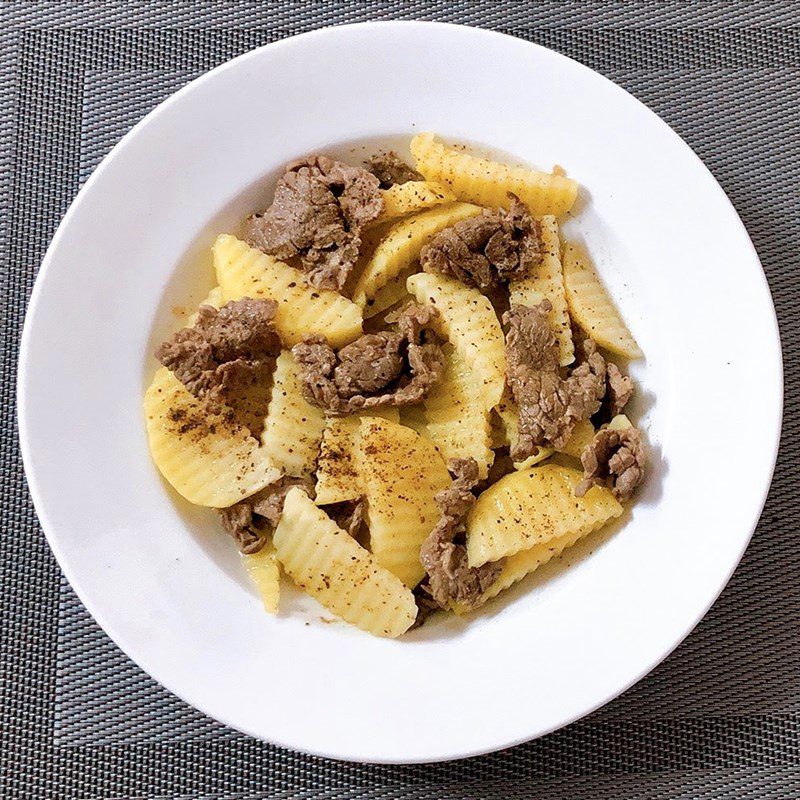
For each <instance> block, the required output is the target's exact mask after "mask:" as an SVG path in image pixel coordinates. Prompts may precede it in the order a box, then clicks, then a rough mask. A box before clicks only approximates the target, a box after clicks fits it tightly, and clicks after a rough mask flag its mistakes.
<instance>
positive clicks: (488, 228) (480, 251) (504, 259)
mask: <svg viewBox="0 0 800 800" xmlns="http://www.w3.org/2000/svg"><path fill="white" fill-rule="evenodd" d="M512 197H513V195H512ZM540 235H541V230H540V226H539V223H538V222H537V221H536V220H535V219H533V217H531V215H530V214H529V213H528V209H527V208H526V207H525V206H524V205H523V204H522V203H521V202H520V201H519V200H518V199H517V198H516V197H513V201H512V204H511V210H510V211H505V210H504V209H502V208H501V209H497V210H496V211H489V210H488V209H484V211H483V212H482V213H480V214H478V216H475V217H470V218H469V219H464V220H461V221H460V222H457V223H456V224H455V225H453V226H452V227H450V228H446V229H445V230H443V231H441V232H440V233H438V234H437V235H436V236H435V237H434V238H433V240H432V241H431V242H430V243H429V244H427V245H425V247H423V248H422V251H421V253H420V263H421V264H422V268H423V269H424V270H425V272H439V273H441V274H442V275H449V276H450V277H452V278H456V279H457V280H459V281H461V282H462V283H465V284H466V285H467V286H475V287H477V288H478V289H480V290H481V291H484V292H485V291H488V290H490V289H492V288H495V287H497V286H498V285H500V284H502V283H507V282H508V281H513V280H518V279H519V278H523V277H525V276H526V275H527V274H528V273H529V272H530V270H531V268H533V267H534V266H536V265H537V264H538V263H539V262H540V261H541V260H542V244H541V239H540Z"/></svg>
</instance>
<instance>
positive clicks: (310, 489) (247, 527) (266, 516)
mask: <svg viewBox="0 0 800 800" xmlns="http://www.w3.org/2000/svg"><path fill="white" fill-rule="evenodd" d="M294 486H300V487H301V488H302V489H304V490H305V491H306V492H307V493H308V494H309V496H312V497H313V494H314V484H313V483H312V482H311V481H310V480H309V479H308V478H290V477H286V476H284V477H282V478H279V479H278V480H277V481H275V482H274V483H271V484H269V486H265V487H264V488H263V489H261V491H259V492H256V494H254V495H252V496H251V497H247V498H245V499H244V500H240V501H239V502H238V503H235V504H234V505H232V506H228V508H221V509H220V511H219V513H220V519H221V520H222V527H223V528H224V529H225V531H226V532H227V533H229V534H230V535H231V536H232V537H233V538H234V540H235V541H236V544H237V546H238V548H239V550H241V551H242V553H245V554H250V553H257V552H258V551H259V550H260V549H261V548H262V547H263V546H264V544H265V543H266V541H267V537H268V536H269V535H270V534H271V533H272V531H274V530H275V528H276V527H277V526H278V523H279V522H280V521H281V514H282V513H283V503H284V501H285V500H286V495H287V494H288V493H289V489H291V488H292V487H294Z"/></svg>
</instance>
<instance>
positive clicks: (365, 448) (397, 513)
mask: <svg viewBox="0 0 800 800" xmlns="http://www.w3.org/2000/svg"><path fill="white" fill-rule="evenodd" d="M355 463H356V470H357V472H358V474H359V476H360V479H361V481H362V485H363V486H364V494H365V496H366V498H367V522H368V524H369V533H370V544H371V550H372V553H373V555H374V556H375V558H376V559H377V561H378V563H379V564H380V565H381V566H382V567H385V568H386V569H388V570H389V571H390V572H391V573H393V574H394V575H397V577H398V578H400V580H402V581H403V583H405V584H406V586H408V587H410V588H413V587H414V586H416V585H417V584H418V583H419V582H420V581H421V580H422V577H423V575H424V574H425V572H424V570H423V568H422V564H421V563H420V560H419V551H420V547H421V546H422V542H423V541H424V539H425V537H426V536H427V535H428V534H429V533H430V532H431V529H432V528H433V526H434V525H435V524H436V523H437V522H438V520H439V516H440V515H439V509H438V507H437V505H436V502H435V500H434V495H435V494H436V493H437V492H438V491H439V490H441V489H444V488H446V487H447V486H449V485H450V482H451V480H450V474H449V473H448V471H447V467H446V466H445V463H444V461H443V459H442V457H441V456H440V455H439V453H438V452H437V451H436V447H435V446H434V444H433V442H432V441H431V440H430V439H427V438H425V437H424V436H420V435H419V434H418V433H417V432H416V431H413V430H411V428H407V427H405V426H403V425H399V424H397V423H394V422H389V421H388V420H385V419H380V418H379V417H364V418H362V420H361V428H360V430H359V435H358V438H357V440H356V449H355Z"/></svg>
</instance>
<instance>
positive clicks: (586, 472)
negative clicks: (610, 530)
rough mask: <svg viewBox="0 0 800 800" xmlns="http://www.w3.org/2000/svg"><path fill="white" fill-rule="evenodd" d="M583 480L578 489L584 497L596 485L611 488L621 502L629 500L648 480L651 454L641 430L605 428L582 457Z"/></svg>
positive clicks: (597, 434)
mask: <svg viewBox="0 0 800 800" xmlns="http://www.w3.org/2000/svg"><path fill="white" fill-rule="evenodd" d="M581 463H582V464H583V480H582V481H581V482H580V483H579V484H578V486H577V488H576V489H575V494H576V495H577V496H578V497H583V495H585V494H586V492H588V491H589V489H590V488H591V487H592V486H594V485H600V486H608V487H609V488H610V489H611V491H612V492H613V493H614V496H615V497H616V498H617V500H619V501H620V502H625V501H626V500H629V499H630V498H631V496H632V495H633V491H634V489H635V488H636V487H637V486H638V485H639V484H640V483H641V482H642V481H643V480H644V473H645V466H646V464H647V452H646V450H645V446H644V438H643V437H642V433H641V431H640V430H639V429H638V428H625V429H624V430H611V429H609V428H602V429H601V430H599V431H597V433H596V434H595V435H594V439H593V440H592V442H591V444H589V445H587V446H586V448H585V449H584V451H583V453H582V455H581Z"/></svg>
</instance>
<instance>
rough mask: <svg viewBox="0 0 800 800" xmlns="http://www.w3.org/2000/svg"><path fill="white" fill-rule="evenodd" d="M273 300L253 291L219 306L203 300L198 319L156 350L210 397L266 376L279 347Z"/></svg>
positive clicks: (219, 396)
mask: <svg viewBox="0 0 800 800" xmlns="http://www.w3.org/2000/svg"><path fill="white" fill-rule="evenodd" d="M277 308H278V305H277V303H276V302H275V301H274V300H253V299H251V298H249V297H246V298H244V299H243V300H235V301H233V302H230V303H227V304H226V305H224V306H222V308H220V309H216V308H214V307H213V306H206V305H203V306H200V309H199V311H198V318H197V322H196V323H195V325H194V327H192V328H183V329H182V330H180V331H178V332H177V333H176V334H175V335H174V336H173V337H172V338H171V339H168V340H167V341H166V342H164V343H163V344H162V345H161V346H160V347H159V348H158V349H157V350H156V354H155V355H156V358H157V359H158V360H159V361H160V362H161V363H162V364H163V365H164V366H165V367H167V368H168V369H170V370H172V372H174V373H175V376H176V377H177V378H178V380H179V381H180V382H181V383H183V385H184V386H185V387H186V388H187V389H188V390H189V391H190V392H191V393H192V394H194V395H195V396H197V397H201V398H202V397H207V398H208V399H209V400H210V401H211V402H212V403H214V402H217V401H223V400H225V399H226V398H230V397H232V396H233V395H234V394H235V392H236V390H237V389H239V388H241V387H242V386H243V385H246V384H248V383H253V382H255V381H258V380H263V378H264V374H265V371H266V372H267V374H268V373H269V371H270V370H271V368H272V367H273V366H274V361H275V358H276V357H277V355H278V354H279V353H280V349H281V341H280V337H279V336H278V334H277V332H276V331H275V327H274V320H275V311H276V310H277Z"/></svg>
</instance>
